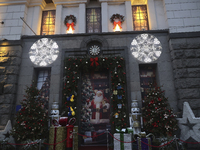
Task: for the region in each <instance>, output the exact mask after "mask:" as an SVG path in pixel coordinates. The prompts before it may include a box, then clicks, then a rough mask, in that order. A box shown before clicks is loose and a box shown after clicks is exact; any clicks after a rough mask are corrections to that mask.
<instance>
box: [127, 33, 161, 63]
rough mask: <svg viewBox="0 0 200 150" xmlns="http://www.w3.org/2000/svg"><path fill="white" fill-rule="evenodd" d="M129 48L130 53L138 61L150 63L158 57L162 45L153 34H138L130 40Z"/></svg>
mask: <svg viewBox="0 0 200 150" xmlns="http://www.w3.org/2000/svg"><path fill="white" fill-rule="evenodd" d="M130 50H131V52H132V55H133V56H134V57H135V58H136V59H138V60H139V61H142V62H145V63H150V62H153V61H155V60H157V59H158V58H159V57H160V55H161V53H162V46H161V43H160V41H159V40H158V39H157V38H156V37H155V36H153V35H150V34H140V35H138V36H137V37H136V38H134V39H133V41H132V42H131V46H130Z"/></svg>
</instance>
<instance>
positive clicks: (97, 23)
mask: <svg viewBox="0 0 200 150" xmlns="http://www.w3.org/2000/svg"><path fill="white" fill-rule="evenodd" d="M86 15H87V16H86V30H87V33H100V32H101V8H87V10H86Z"/></svg>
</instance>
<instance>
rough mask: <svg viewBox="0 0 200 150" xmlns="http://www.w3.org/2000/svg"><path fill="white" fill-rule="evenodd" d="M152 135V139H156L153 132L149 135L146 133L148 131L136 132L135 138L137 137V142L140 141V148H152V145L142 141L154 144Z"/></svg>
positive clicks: (140, 149)
mask: <svg viewBox="0 0 200 150" xmlns="http://www.w3.org/2000/svg"><path fill="white" fill-rule="evenodd" d="M151 136H152V139H153V140H154V139H155V136H154V135H153V134H152V133H149V134H148V135H146V132H141V133H139V134H134V138H135V139H136V137H137V143H138V150H143V149H144V150H151V149H152V148H151V146H148V145H146V144H142V142H141V141H143V142H145V143H148V144H149V145H152V144H151V138H150V137H151Z"/></svg>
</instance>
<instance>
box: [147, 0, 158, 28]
mask: <svg viewBox="0 0 200 150" xmlns="http://www.w3.org/2000/svg"><path fill="white" fill-rule="evenodd" d="M147 9H148V10H147V11H148V18H149V30H156V29H157V28H158V25H157V18H156V12H155V6H154V0H148V8H147Z"/></svg>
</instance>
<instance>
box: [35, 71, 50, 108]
mask: <svg viewBox="0 0 200 150" xmlns="http://www.w3.org/2000/svg"><path fill="white" fill-rule="evenodd" d="M50 76H51V71H50V70H38V71H37V88H38V90H40V94H39V95H40V96H41V101H42V102H43V103H44V108H45V109H46V110H48V105H49V92H50Z"/></svg>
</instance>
